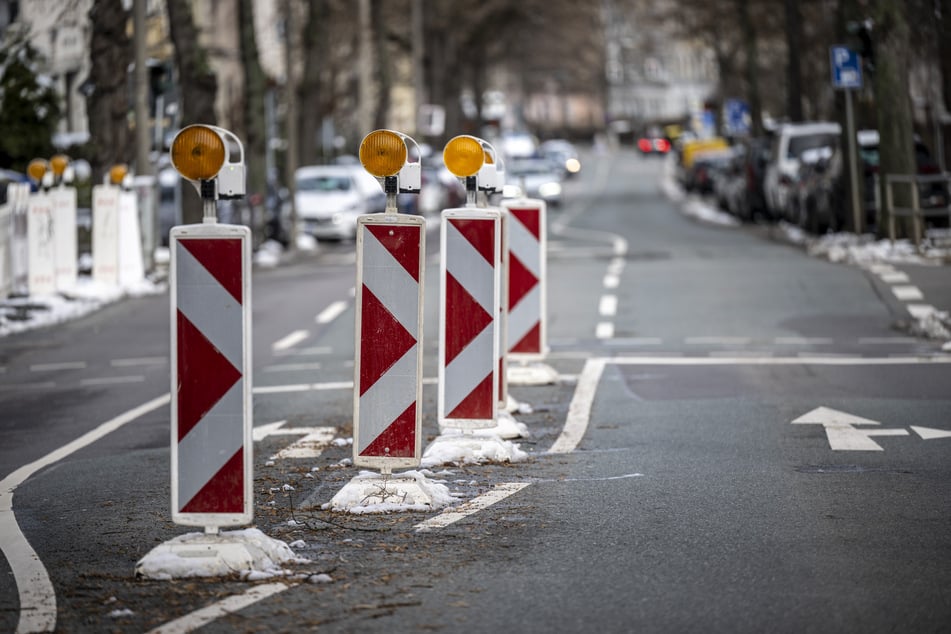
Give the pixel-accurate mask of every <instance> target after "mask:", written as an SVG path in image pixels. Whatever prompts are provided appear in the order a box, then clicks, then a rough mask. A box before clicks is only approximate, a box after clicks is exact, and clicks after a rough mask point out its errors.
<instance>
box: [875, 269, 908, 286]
mask: <svg viewBox="0 0 951 634" xmlns="http://www.w3.org/2000/svg"><path fill="white" fill-rule="evenodd" d="M878 276H879V277H880V278H882V281H883V282H885V283H886V284H905V283H907V282H908V274H907V273H902V272H901V271H887V272H883V273H879V275H878Z"/></svg>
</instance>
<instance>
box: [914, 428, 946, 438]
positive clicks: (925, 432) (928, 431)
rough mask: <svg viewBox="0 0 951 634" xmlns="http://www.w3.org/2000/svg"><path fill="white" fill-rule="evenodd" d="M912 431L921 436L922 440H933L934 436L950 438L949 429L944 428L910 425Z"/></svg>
mask: <svg viewBox="0 0 951 634" xmlns="http://www.w3.org/2000/svg"><path fill="white" fill-rule="evenodd" d="M911 429H912V431H913V432H915V433H916V434H918V435H919V436H921V438H922V440H933V439H935V438H951V431H948V430H946V429H934V428H933V427H917V426H915V425H912V426H911Z"/></svg>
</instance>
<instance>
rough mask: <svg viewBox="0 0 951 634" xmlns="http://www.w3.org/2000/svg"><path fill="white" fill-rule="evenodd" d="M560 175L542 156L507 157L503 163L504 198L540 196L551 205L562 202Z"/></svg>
mask: <svg viewBox="0 0 951 634" xmlns="http://www.w3.org/2000/svg"><path fill="white" fill-rule="evenodd" d="M561 190H562V187H561V175H560V174H559V173H558V172H557V171H556V170H555V168H554V167H552V164H551V161H549V160H548V159H546V158H543V157H537V158H518V159H509V160H508V161H507V162H506V163H505V187H504V188H503V192H502V196H503V197H505V198H518V197H520V196H527V197H529V198H540V199H542V200H544V201H545V202H546V203H548V204H549V205H552V206H555V207H557V206H559V205H561V202H562V191H561Z"/></svg>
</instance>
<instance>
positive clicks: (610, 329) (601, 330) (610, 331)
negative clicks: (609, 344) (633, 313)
mask: <svg viewBox="0 0 951 634" xmlns="http://www.w3.org/2000/svg"><path fill="white" fill-rule="evenodd" d="M594 336H595V337H597V338H598V339H610V338H611V337H613V336H614V324H612V323H611V322H610V321H602V322H600V323H599V324H598V325H597V326H596V327H595V329H594Z"/></svg>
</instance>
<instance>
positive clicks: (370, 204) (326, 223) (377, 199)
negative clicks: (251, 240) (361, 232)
mask: <svg viewBox="0 0 951 634" xmlns="http://www.w3.org/2000/svg"><path fill="white" fill-rule="evenodd" d="M294 179H295V183H296V190H297V191H296V195H295V197H294V203H295V206H296V208H297V218H298V221H299V222H300V224H301V228H302V229H303V231H305V232H307V233H309V234H311V235H312V236H314V237H315V238H317V239H318V240H319V239H325V240H352V239H354V238H356V235H357V217H358V216H360V215H362V214H369V213H379V212H382V211H384V209H385V208H386V194H384V193H383V188H382V187H381V186H380V184H379V182H377V180H376V178H374V177H373V176H371V175H370V174H368V173H367V172H366V170H364V169H363V167H361V166H359V165H312V166H308V167H301V168H299V169H298V170H297V171H296V172H295V173H294Z"/></svg>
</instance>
